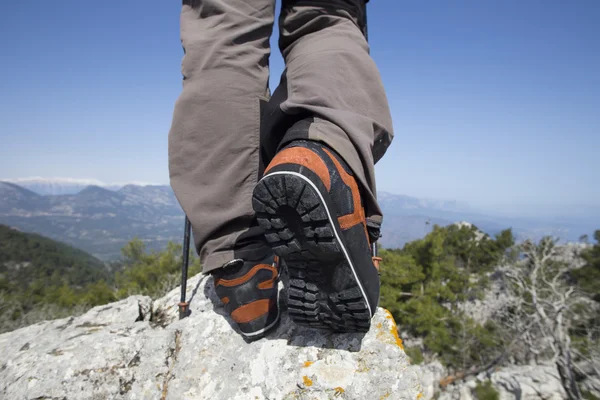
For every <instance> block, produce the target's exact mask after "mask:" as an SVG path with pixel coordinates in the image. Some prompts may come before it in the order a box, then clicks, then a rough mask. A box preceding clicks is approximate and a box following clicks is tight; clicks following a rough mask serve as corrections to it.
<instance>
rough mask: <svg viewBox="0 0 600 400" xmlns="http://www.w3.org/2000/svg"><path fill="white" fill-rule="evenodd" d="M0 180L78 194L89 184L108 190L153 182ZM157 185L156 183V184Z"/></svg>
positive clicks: (48, 191) (49, 191) (42, 190)
mask: <svg viewBox="0 0 600 400" xmlns="http://www.w3.org/2000/svg"><path fill="white" fill-rule="evenodd" d="M0 182H8V183H14V184H16V185H19V186H21V187H24V188H26V189H29V190H31V191H33V192H35V193H37V194H41V195H61V194H77V193H79V192H80V191H82V190H83V189H85V188H86V187H88V186H98V187H101V188H104V189H108V190H119V189H121V188H122V187H123V186H126V185H128V184H129V185H137V186H147V185H153V184H151V183H141V182H130V183H122V184H118V183H104V182H102V181H99V180H97V179H73V178H40V177H33V178H21V179H0ZM154 185H155V186H156V184H154Z"/></svg>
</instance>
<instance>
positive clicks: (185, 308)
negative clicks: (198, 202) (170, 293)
mask: <svg viewBox="0 0 600 400" xmlns="http://www.w3.org/2000/svg"><path fill="white" fill-rule="evenodd" d="M190 230H191V226H190V220H189V218H188V217H187V215H186V216H185V228H184V231H183V260H182V264H181V299H180V301H179V304H178V306H179V319H183V318H185V317H187V315H188V313H189V310H190V305H189V304H188V303H187V302H186V301H185V295H186V290H187V274H188V266H189V255H190Z"/></svg>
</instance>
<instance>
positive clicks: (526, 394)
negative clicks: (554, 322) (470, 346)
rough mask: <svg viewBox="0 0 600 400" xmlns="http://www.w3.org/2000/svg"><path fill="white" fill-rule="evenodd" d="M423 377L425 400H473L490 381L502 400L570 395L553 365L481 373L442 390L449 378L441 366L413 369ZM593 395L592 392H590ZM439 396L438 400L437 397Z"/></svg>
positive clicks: (555, 399) (552, 399)
mask: <svg viewBox="0 0 600 400" xmlns="http://www.w3.org/2000/svg"><path fill="white" fill-rule="evenodd" d="M410 368H411V369H413V370H415V373H416V374H418V375H419V376H420V377H421V385H422V390H423V400H429V399H432V398H437V399H438V400H473V399H476V398H477V397H476V396H475V388H476V387H477V385H478V384H482V383H484V382H486V381H487V380H488V379H489V380H490V381H491V383H492V386H493V387H494V389H496V391H497V392H498V394H499V399H500V400H540V399H545V400H562V399H566V398H567V395H566V393H565V391H564V389H563V387H562V385H561V382H560V377H559V375H558V371H557V370H556V367H554V366H553V365H535V366H533V365H520V366H517V365H512V366H507V367H504V368H501V369H498V370H496V371H494V372H493V373H491V374H490V376H489V377H488V376H486V374H485V373H482V374H480V375H478V376H473V377H470V378H468V379H467V380H466V381H457V382H455V383H453V384H451V385H448V386H447V387H445V388H444V389H443V390H442V389H441V388H440V386H439V382H440V379H439V378H440V377H443V376H445V375H446V372H445V371H444V369H443V367H442V366H441V365H440V364H439V363H433V364H425V365H419V366H416V365H415V366H412V367H410ZM591 391H592V392H593V390H591ZM436 392H437V397H435V396H436V395H435V394H434V393H436Z"/></svg>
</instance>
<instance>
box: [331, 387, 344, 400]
mask: <svg viewBox="0 0 600 400" xmlns="http://www.w3.org/2000/svg"><path fill="white" fill-rule="evenodd" d="M333 390H335V397H338V396H341V395H342V394H343V393H344V392H345V390H344V388H341V387H339V386H338V387H336V388H334V389H333Z"/></svg>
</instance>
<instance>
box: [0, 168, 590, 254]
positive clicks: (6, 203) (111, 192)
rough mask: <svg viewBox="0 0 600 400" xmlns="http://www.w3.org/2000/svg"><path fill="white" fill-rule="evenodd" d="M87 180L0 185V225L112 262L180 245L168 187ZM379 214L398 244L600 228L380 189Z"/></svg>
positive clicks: (586, 221)
mask: <svg viewBox="0 0 600 400" xmlns="http://www.w3.org/2000/svg"><path fill="white" fill-rule="evenodd" d="M92 182H96V183H98V185H89V184H88V183H89V182H88V181H75V180H64V179H63V180H54V181H53V180H40V179H37V180H36V179H29V180H21V181H20V182H19V184H16V183H14V181H13V182H12V183H11V182H0V223H2V224H6V225H9V226H14V227H16V228H18V229H21V230H23V231H29V232H35V233H39V234H42V235H45V236H47V237H49V238H52V239H55V240H59V241H62V242H65V243H68V244H71V245H73V246H75V247H78V248H81V249H83V250H85V251H87V252H89V253H91V254H93V255H94V256H96V257H98V258H100V259H104V260H111V259H115V258H118V257H119V256H120V249H121V248H122V246H123V245H124V244H125V243H127V242H128V241H129V240H130V239H132V238H133V237H135V236H137V237H139V238H141V239H143V240H144V241H145V242H146V244H147V246H148V248H149V249H162V248H163V247H164V246H165V245H166V243H167V242H168V241H176V242H179V241H180V240H181V237H182V234H183V222H184V214H183V212H182V211H181V208H180V206H179V203H178V202H177V199H176V198H175V195H174V194H173V191H172V190H171V188H170V187H169V186H167V185H144V186H142V185H136V184H126V185H105V184H103V183H101V182H97V181H92ZM378 197H379V201H380V204H381V207H382V209H383V212H384V225H383V229H382V233H383V237H382V238H381V240H380V243H381V244H382V246H384V247H388V248H394V247H402V246H403V245H404V244H405V243H407V242H410V241H412V240H415V239H420V238H422V237H424V236H425V235H426V234H427V233H429V232H430V231H431V229H432V227H433V225H434V224H438V225H442V226H444V225H449V224H452V223H454V222H458V221H468V222H471V223H473V224H474V225H476V226H477V227H478V228H479V229H481V230H483V231H484V232H486V233H488V234H491V235H493V234H495V233H497V232H499V231H501V230H503V229H506V228H512V229H513V233H514V234H515V236H516V237H517V238H518V239H524V238H532V239H538V238H540V237H541V236H543V235H547V234H550V235H554V236H558V237H560V238H561V239H562V240H563V241H576V240H578V238H579V237H580V236H581V235H583V234H588V235H590V236H591V234H592V233H593V231H594V230H595V229H600V218H598V217H596V218H574V217H571V218H559V217H555V218H553V219H533V218H511V217H506V216H492V215H486V214H483V213H481V212H477V211H476V210H473V209H472V208H471V207H469V205H467V204H463V203H459V202H453V201H438V200H425V199H419V198H415V197H410V196H404V195H397V194H391V193H386V192H380V193H378Z"/></svg>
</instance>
